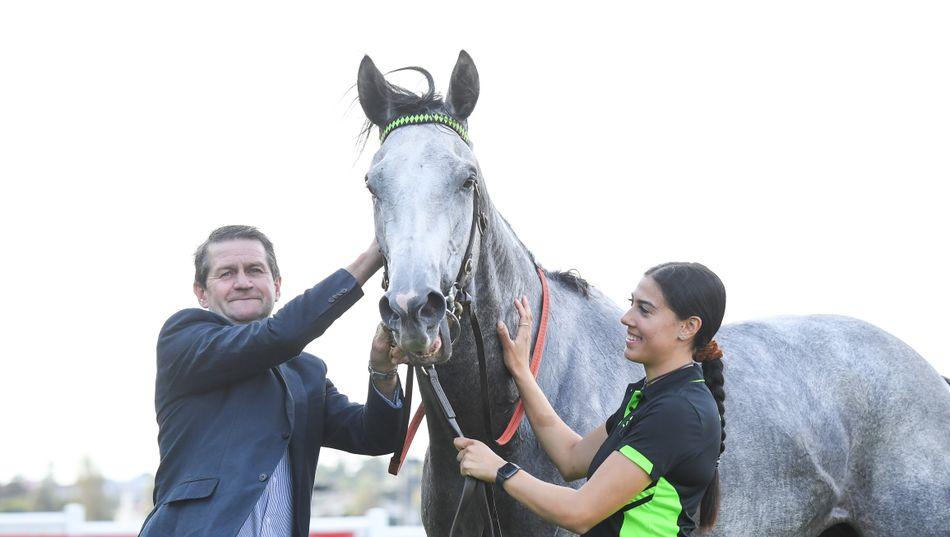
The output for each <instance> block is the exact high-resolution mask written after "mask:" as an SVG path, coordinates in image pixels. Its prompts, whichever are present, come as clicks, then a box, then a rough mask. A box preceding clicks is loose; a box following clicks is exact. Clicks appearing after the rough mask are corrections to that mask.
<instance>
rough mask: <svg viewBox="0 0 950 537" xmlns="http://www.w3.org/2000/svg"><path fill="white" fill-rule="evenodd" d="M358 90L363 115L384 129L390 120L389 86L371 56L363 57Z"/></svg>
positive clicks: (358, 77) (357, 81)
mask: <svg viewBox="0 0 950 537" xmlns="http://www.w3.org/2000/svg"><path fill="white" fill-rule="evenodd" d="M356 89H357V91H358V92H359V96H360V106H362V107H363V113H364V114H366V118H367V119H369V120H370V121H372V122H373V124H375V125H378V126H380V127H382V126H383V125H385V124H386V123H388V122H389V119H390V117H389V116H390V112H391V106H390V98H389V96H390V93H391V90H390V89H389V85H388V84H387V83H386V79H385V78H384V77H383V74H382V73H381V72H379V69H377V68H376V64H375V63H373V60H371V59H370V57H369V56H363V61H361V62H360V71H359V74H358V75H357V77H356Z"/></svg>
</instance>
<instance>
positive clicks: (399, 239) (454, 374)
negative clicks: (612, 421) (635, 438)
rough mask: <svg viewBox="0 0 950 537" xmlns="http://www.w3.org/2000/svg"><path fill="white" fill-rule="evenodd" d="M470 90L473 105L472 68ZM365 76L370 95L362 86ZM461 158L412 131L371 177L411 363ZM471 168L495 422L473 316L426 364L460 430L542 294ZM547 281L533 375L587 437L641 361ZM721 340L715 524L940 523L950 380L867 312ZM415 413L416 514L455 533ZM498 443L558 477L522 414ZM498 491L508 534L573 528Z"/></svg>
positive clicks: (456, 250)
mask: <svg viewBox="0 0 950 537" xmlns="http://www.w3.org/2000/svg"><path fill="white" fill-rule="evenodd" d="M463 60H465V62H470V59H469V58H467V55H465V56H464V57H460V64H459V65H460V66H462V68H463V69H467V68H470V69H471V70H472V71H474V66H473V65H471V66H466V65H463ZM369 65H370V66H372V63H371V62H369ZM373 71H375V73H374V72H373ZM459 71H460V67H459V66H457V67H456V72H454V73H453V81H452V85H451V88H450V93H449V95H448V96H447V98H446V103H444V105H443V106H445V108H446V109H447V111H448V112H449V113H453V112H454V113H455V115H456V116H457V117H459V119H462V120H464V119H465V117H467V115H468V113H470V112H471V108H472V107H474V99H471V102H467V101H465V100H464V96H465V92H462V91H460V89H466V88H465V87H464V82H465V81H464V76H462V78H463V80H462V82H459V80H458V79H459V78H460V76H459ZM377 74H378V71H376V70H375V66H372V69H368V68H366V60H364V66H361V70H360V99H361V103H362V104H363V108H364V110H366V111H367V115H368V117H370V119H371V120H373V122H374V123H376V124H377V125H380V126H382V125H383V124H384V122H383V121H382V120H383V119H385V115H384V114H383V112H382V111H381V110H382V109H386V108H385V107H382V108H381V107H380V106H374V103H373V100H374V99H376V101H377V102H376V104H377V105H378V104H379V102H378V101H379V99H381V98H382V99H385V97H386V96H385V94H384V93H385V91H386V88H385V87H384V86H382V85H381V84H382V83H381V82H379V80H378V79H376V78H375V77H376V76H377ZM465 74H466V73H465V72H462V73H461V75H465ZM378 76H379V77H380V78H381V76H382V75H378ZM469 79H471V73H469ZM469 85H471V83H470V80H469ZM474 85H475V88H474V96H475V99H477V74H476V75H475V78H474ZM374 87H375V88H376V91H378V92H379V93H380V94H379V95H373V94H372V92H373V91H374ZM380 88H381V89H380ZM467 89H471V88H467ZM469 93H471V92H469ZM453 94H454V96H455V99H453ZM459 95H462V96H463V97H459ZM384 104H385V103H384ZM429 104H431V103H429ZM442 104H443V103H441V101H438V102H436V105H442ZM466 105H468V106H467V108H466ZM392 108H393V107H392V105H389V108H388V109H386V110H388V112H386V113H389V114H390V115H391V114H392V113H393V110H392ZM397 108H398V107H397ZM462 109H467V113H464V114H460V113H459V110H462ZM396 111H397V112H398V110H396ZM391 119H392V118H389V120H391ZM466 167H468V168H471V169H474V170H477V162H475V161H474V156H473V155H471V149H470V147H469V146H467V145H466V144H464V143H462V142H461V140H460V138H459V136H457V135H456V133H454V132H452V131H450V130H448V129H445V128H443V127H441V126H436V125H415V126H411V127H402V128H400V129H397V130H395V131H393V133H392V134H391V135H390V136H389V138H388V139H387V141H386V143H385V144H384V145H383V147H382V148H381V150H380V151H379V152H378V153H377V155H376V157H375V158H374V162H373V167H372V170H371V173H370V174H369V175H368V176H367V182H368V185H370V187H371V189H373V191H374V197H375V200H376V227H377V237H378V239H379V241H380V245H381V247H382V248H383V249H384V251H385V252H386V253H387V257H388V259H389V271H390V278H391V281H392V283H391V287H390V290H389V292H388V293H387V298H385V299H384V300H383V303H382V305H381V311H382V313H383V315H384V320H385V321H387V323H388V324H390V326H392V327H393V329H394V330H396V331H397V334H398V336H399V338H400V340H399V341H400V345H401V346H403V347H404V348H405V349H407V350H409V351H410V353H411V354H412V353H414V356H416V358H417V359H418V361H419V362H420V363H423V362H425V360H427V359H430V357H431V354H432V353H435V354H436V360H438V352H437V350H438V348H439V347H438V345H437V344H435V343H433V342H434V341H436V340H438V338H439V336H438V330H437V328H435V327H436V326H437V324H438V321H439V319H441V318H442V317H440V314H441V315H443V316H444V313H445V310H444V304H441V307H442V309H441V310H440V309H439V306H440V304H439V300H438V298H437V295H438V294H439V293H442V292H443V291H444V290H445V289H447V288H448V287H449V286H450V285H451V283H452V278H453V277H454V276H455V274H456V273H457V271H458V267H459V264H460V259H459V258H460V252H461V251H462V250H464V249H465V248H466V244H465V242H466V241H467V239H468V234H467V231H468V229H469V228H470V226H471V222H472V220H471V207H472V205H471V204H472V202H471V201H470V200H471V196H470V195H468V194H467V192H468V191H467V190H466V189H465V188H464V187H459V186H458V185H459V183H460V182H461V181H460V180H459V179H458V178H459V177H463V178H464V175H465V173H466V172H464V169H468V168H466ZM459 170H463V171H459ZM477 171H478V174H477V175H478V177H479V182H480V183H481V187H480V188H481V195H482V203H483V205H484V212H485V213H486V217H487V222H488V225H487V227H486V229H485V231H484V232H483V233H482V234H481V235H479V236H478V237H477V240H478V243H477V248H476V249H475V250H474V251H475V252H476V253H475V259H476V264H475V270H474V273H473V280H472V282H471V286H472V287H471V288H472V294H473V297H474V311H475V312H476V314H477V316H478V318H479V319H480V321H481V323H482V330H483V332H484V343H485V350H486V358H487V363H488V377H489V386H490V392H491V401H490V404H491V406H492V414H493V417H494V420H495V421H494V423H493V424H492V427H493V430H492V431H490V432H486V431H485V430H484V427H483V425H482V407H481V400H480V393H479V390H478V370H477V361H476V356H475V345H474V342H473V340H472V331H471V327H470V326H469V324H468V322H467V320H463V325H462V336H461V338H460V339H459V341H458V342H457V343H456V344H455V346H454V352H453V354H452V356H451V360H449V361H447V362H445V363H442V364H441V365H439V366H438V370H439V372H440V379H441V381H442V385H443V387H444V388H445V391H446V393H447V395H448V398H449V400H450V402H451V404H452V406H453V407H454V409H455V411H456V414H457V415H458V418H459V423H460V425H461V427H462V430H463V431H464V432H465V433H466V434H467V435H468V436H471V437H475V438H479V439H482V440H487V439H488V437H489V436H490V435H491V436H497V435H498V434H500V432H501V431H502V429H503V428H504V426H505V422H506V421H507V420H508V418H509V417H510V416H511V413H512V410H513V407H514V402H515V401H516V398H517V391H516V389H515V386H514V384H513V382H512V381H511V379H510V376H509V375H508V374H507V372H506V370H505V368H504V365H503V361H502V356H501V349H500V346H499V345H498V343H497V341H496V339H495V332H494V322H495V321H496V320H497V319H499V318H501V319H502V320H504V321H505V322H507V323H508V326H509V327H512V328H513V327H515V326H517V323H518V320H517V315H516V313H515V311H514V309H513V307H512V300H513V299H514V297H516V296H520V295H522V294H525V295H527V296H528V298H529V300H530V302H531V304H532V307H533V308H534V309H535V318H538V309H539V307H540V303H541V287H540V283H539V281H538V276H537V274H536V272H535V261H534V259H533V257H532V256H531V254H530V253H529V252H528V250H527V249H526V248H525V247H524V246H523V245H522V244H521V242H520V241H519V240H518V239H517V237H516V236H515V234H514V232H513V231H512V230H511V228H510V227H509V226H508V224H507V223H506V222H505V221H504V219H503V218H502V217H501V216H500V214H499V213H498V212H497V211H496V210H495V209H494V207H493V206H492V205H491V202H490V199H489V198H488V196H487V192H486V191H485V187H484V183H483V181H484V179H483V178H482V177H481V174H480V170H477ZM397 205H398V207H399V210H398V211H396V210H395V207H396V206H397ZM549 274H550V279H549V284H550V300H551V303H550V313H549V327H548V337H547V344H546V348H545V352H544V358H543V362H542V364H541V368H540V373H539V375H538V380H539V383H540V385H541V388H542V389H543V391H544V393H545V394H546V395H547V397H548V398H549V400H550V401H551V404H552V405H553V406H554V408H555V409H556V410H557V411H558V414H559V415H560V416H561V417H562V418H563V419H564V421H565V422H566V423H567V424H568V425H569V426H570V427H571V428H572V429H574V430H575V431H577V432H578V433H580V434H586V433H587V432H588V431H590V430H592V429H594V428H596V427H598V426H600V425H601V424H602V423H603V422H604V420H605V419H606V417H607V416H608V415H609V414H610V413H611V412H612V411H613V410H614V409H616V408H617V407H618V406H619V405H620V403H621V401H620V398H621V397H622V395H623V393H624V388H625V386H626V385H627V384H628V383H630V382H633V381H636V380H638V379H639V378H641V377H642V376H643V369H642V367H640V366H639V365H638V364H634V363H630V362H628V361H627V360H625V359H624V358H623V345H624V328H623V327H622V326H621V325H620V323H619V319H620V316H621V313H622V311H621V310H620V308H618V307H617V306H616V305H615V304H614V303H613V302H612V301H610V300H608V299H607V298H605V297H604V296H603V295H602V294H600V293H599V292H598V291H596V290H595V289H587V288H586V286H585V285H584V284H583V283H582V282H580V281H578V280H576V279H574V278H573V277H571V276H569V275H565V274H556V273H549ZM443 294H444V293H443ZM427 297H428V298H427ZM533 330H534V331H535V332H536V331H537V326H534V327H533ZM716 339H717V340H718V341H719V344H720V346H721V347H722V349H723V350H724V352H725V357H724V360H725V379H726V385H725V387H726V393H727V401H726V422H727V427H726V432H727V435H728V438H727V439H726V451H725V453H724V454H723V456H722V462H721V466H720V474H721V490H722V507H721V510H720V515H719V521H718V524H717V525H716V527H715V529H714V530H713V531H712V532H710V533H709V535H722V536H745V535H750V536H751V535H754V536H758V535H768V536H776V537H784V536H787V537H792V536H795V537H800V536H818V535H822V533H823V532H825V531H826V530H828V529H829V528H832V527H833V526H835V525H837V524H841V523H843V524H846V525H847V526H850V527H851V528H854V529H856V530H857V531H858V532H859V535H862V536H867V537H877V536H889V535H947V534H948V532H950V451H948V448H947V445H948V444H950V390H948V387H947V385H946V384H945V383H944V381H943V379H942V378H941V377H940V376H939V375H938V374H937V373H936V372H935V371H934V370H933V368H932V367H930V366H929V365H928V364H927V363H926V362H925V361H924V360H923V359H922V358H921V357H920V356H919V355H917V354H916V353H915V352H914V351H913V350H912V349H911V348H910V347H908V346H907V345H905V344H903V343H902V342H900V341H899V340H897V339H896V338H894V337H893V336H890V335H889V334H887V333H885V332H884V331H882V330H880V329H878V328H876V327H874V326H871V325H869V324H867V323H864V322H862V321H858V320H855V319H850V318H845V317H835V316H807V317H784V318H776V319H769V320H763V321H756V322H747V323H739V324H732V325H726V326H723V327H722V328H721V329H720V331H719V334H718V335H717V338H716ZM430 349H436V350H435V351H432V353H429V351H430ZM445 358H447V357H445V356H443V357H442V359H445ZM423 384H424V383H423ZM421 391H422V398H423V401H424V402H425V403H426V406H427V407H428V408H430V409H434V408H436V407H437V403H436V402H435V400H434V397H433V394H432V393H430V392H429V391H428V390H426V389H425V386H423V389H422V390H421ZM427 423H428V428H429V439H430V444H429V450H428V452H427V456H426V461H425V466H424V477H423V491H422V492H423V522H424V524H425V527H426V531H427V533H428V534H429V535H431V536H433V537H435V536H439V537H442V536H447V535H448V534H449V531H448V530H449V526H450V523H451V520H452V515H453V513H454V510H455V507H456V505H457V503H458V499H459V494H460V491H461V486H462V477H461V476H460V475H459V469H458V463H457V462H456V458H455V457H456V451H455V449H454V448H453V446H452V441H451V439H452V435H451V432H450V430H449V428H448V427H447V425H446V424H445V423H444V422H443V421H442V420H440V419H438V417H437V414H433V415H431V416H430V418H429V420H428V421H427ZM498 452H499V455H501V456H502V457H503V458H505V459H507V460H510V461H513V462H516V463H518V464H519V465H521V466H522V467H523V468H524V469H525V470H527V471H528V472H529V473H531V474H532V475H534V476H536V477H538V478H540V479H542V480H545V481H548V482H553V483H558V484H564V483H563V480H562V479H561V478H560V475H559V474H558V472H557V470H556V469H555V468H554V466H553V464H552V463H551V462H550V460H549V459H548V458H547V456H546V454H545V453H544V452H543V451H542V450H541V449H540V447H539V445H538V442H537V440H536V439H535V437H534V435H533V433H532V431H531V428H530V426H529V425H528V422H527V420H525V421H524V422H523V423H522V424H521V427H520V429H519V430H518V433H517V435H516V436H515V438H514V439H513V440H512V441H511V442H510V443H509V444H508V445H506V446H504V447H503V448H501V449H499V451H498ZM581 483H582V481H577V482H573V483H570V484H569V485H570V486H575V487H577V486H580V484H581ZM497 498H498V500H497V504H498V514H499V519H500V521H501V526H502V528H503V530H504V532H505V535H506V536H508V537H510V536H550V535H556V534H557V535H568V534H569V533H568V532H566V531H565V530H559V529H558V528H556V527H554V526H553V525H551V524H549V523H547V522H544V521H543V520H541V519H540V518H538V517H537V516H535V515H534V514H532V513H531V512H529V511H528V510H527V509H526V508H524V507H523V506H521V505H520V504H518V503H517V502H515V501H513V500H512V499H511V498H509V497H507V496H506V495H504V494H499V495H498V496H497ZM476 518H477V517H470V518H469V520H468V521H467V525H466V526H465V532H464V533H463V534H464V535H467V536H480V535H481V534H482V533H481V532H482V528H481V524H480V521H479V520H477V519H476ZM839 527H840V526H839ZM845 534H847V533H845ZM826 535H830V533H826Z"/></svg>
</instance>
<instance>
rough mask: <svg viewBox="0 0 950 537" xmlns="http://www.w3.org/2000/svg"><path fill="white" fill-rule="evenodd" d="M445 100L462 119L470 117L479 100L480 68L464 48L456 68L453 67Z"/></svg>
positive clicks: (453, 112)
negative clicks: (477, 67) (476, 67)
mask: <svg viewBox="0 0 950 537" xmlns="http://www.w3.org/2000/svg"><path fill="white" fill-rule="evenodd" d="M445 101H446V103H448V105H449V108H450V109H451V112H452V114H453V115H454V116H455V117H457V118H458V119H462V120H464V119H466V118H468V116H469V115H470V114H471V113H472V110H474V109H475V102H476V101H478V70H477V69H475V62H474V61H472V57H471V56H469V55H468V53H467V52H465V51H464V50H463V51H461V52H459V59H458V61H457V62H455V69H452V80H451V81H449V92H448V94H447V95H446V97H445Z"/></svg>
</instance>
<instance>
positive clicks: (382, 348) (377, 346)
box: [369, 323, 407, 398]
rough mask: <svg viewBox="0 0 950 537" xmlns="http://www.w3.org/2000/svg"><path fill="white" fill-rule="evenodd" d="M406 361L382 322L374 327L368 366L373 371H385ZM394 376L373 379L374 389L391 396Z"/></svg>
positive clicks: (393, 389) (394, 381) (394, 387)
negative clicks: (374, 332)
mask: <svg viewBox="0 0 950 537" xmlns="http://www.w3.org/2000/svg"><path fill="white" fill-rule="evenodd" d="M405 363H407V360H406V355H405V353H403V352H402V350H401V349H398V348H396V347H395V345H394V343H393V336H392V332H390V331H389V329H388V328H386V326H385V325H384V324H383V323H379V326H377V327H376V335H375V336H373V344H372V347H371V348H370V352H369V366H370V367H372V368H373V370H374V371H378V372H380V373H387V372H389V371H395V370H396V366H397V365H399V364H405ZM396 380H397V379H396V376H395V375H393V377H392V378H389V379H373V384H374V385H375V386H376V389H377V390H379V392H380V393H382V394H383V395H385V396H386V397H389V398H392V396H393V393H395V391H396Z"/></svg>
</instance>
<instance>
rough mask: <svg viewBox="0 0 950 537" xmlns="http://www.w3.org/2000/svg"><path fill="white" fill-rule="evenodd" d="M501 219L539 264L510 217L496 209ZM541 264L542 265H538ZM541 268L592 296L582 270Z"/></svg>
mask: <svg viewBox="0 0 950 537" xmlns="http://www.w3.org/2000/svg"><path fill="white" fill-rule="evenodd" d="M495 214H497V215H498V216H499V217H500V218H501V220H502V221H503V222H504V223H505V225H506V226H508V229H509V230H510V231H511V237H512V238H513V239H514V240H515V241H516V242H517V243H518V244H519V245H520V246H521V248H522V249H523V250H524V251H525V253H526V254H528V259H530V260H531V263H532V264H534V265H538V261H537V260H536V259H535V258H534V253H532V252H531V250H529V249H528V247H527V246H525V244H524V242H522V241H521V238H520V237H518V234H517V233H515V230H514V228H512V227H511V224H510V223H509V222H508V219H507V218H505V215H503V214H501V213H500V212H498V211H497V210H495ZM538 266H540V265H538ZM541 270H543V271H544V274H545V275H546V276H547V277H548V278H550V279H552V280H555V281H558V282H561V283H564V284H566V286H567V288H568V289H571V290H573V291H575V292H577V293H578V294H580V295H581V296H582V297H584V298H590V283H588V282H587V280H585V279H584V278H582V277H581V274H580V272H578V271H577V269H570V270H548V269H546V268H544V267H541Z"/></svg>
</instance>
